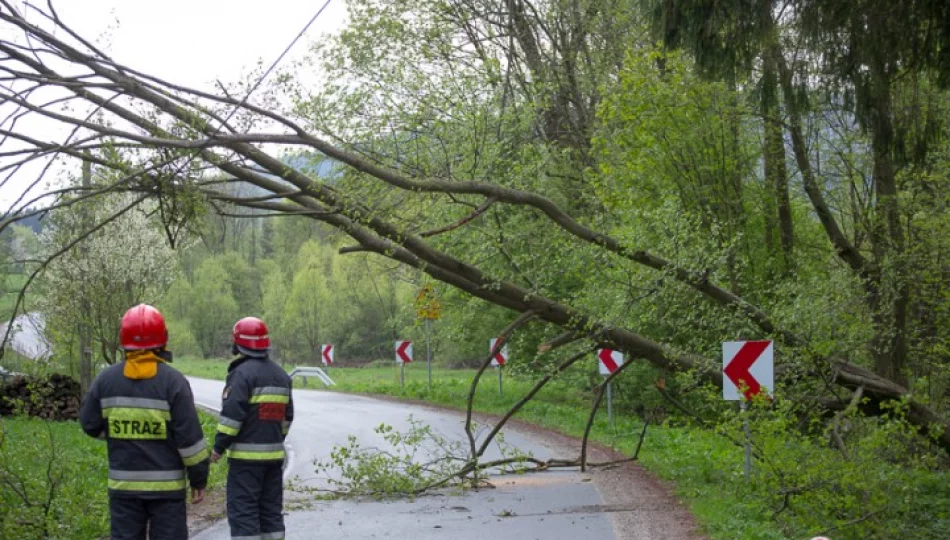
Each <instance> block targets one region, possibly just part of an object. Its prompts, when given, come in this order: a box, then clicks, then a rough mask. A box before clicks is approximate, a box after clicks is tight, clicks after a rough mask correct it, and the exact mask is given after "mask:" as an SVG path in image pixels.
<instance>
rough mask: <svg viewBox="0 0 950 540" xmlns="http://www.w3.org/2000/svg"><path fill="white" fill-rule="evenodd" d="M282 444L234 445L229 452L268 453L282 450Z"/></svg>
mask: <svg viewBox="0 0 950 540" xmlns="http://www.w3.org/2000/svg"><path fill="white" fill-rule="evenodd" d="M283 449H284V445H283V443H266V444H257V443H234V444H232V445H231V450H246V451H248V452H270V451H273V450H283Z"/></svg>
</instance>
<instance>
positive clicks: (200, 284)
mask: <svg viewBox="0 0 950 540" xmlns="http://www.w3.org/2000/svg"><path fill="white" fill-rule="evenodd" d="M191 293H192V296H191V303H190V306H189V307H188V319H189V321H190V322H191V330H192V334H193V335H194V338H195V340H197V342H198V345H199V346H200V347H201V351H202V352H203V353H204V356H206V357H214V356H224V355H227V354H230V352H231V328H232V327H233V326H234V323H235V322H236V321H237V320H238V319H239V318H240V316H239V314H240V311H238V309H239V308H238V303H237V301H236V300H235V299H234V296H233V292H232V290H231V285H230V282H229V276H228V272H227V270H226V269H225V267H224V262H223V261H222V259H221V258H219V257H209V258H207V259H205V260H204V261H203V262H202V263H201V265H200V266H199V267H198V269H197V270H196V272H195V277H194V283H193V284H192V286H191Z"/></svg>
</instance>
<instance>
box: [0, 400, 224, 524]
mask: <svg viewBox="0 0 950 540" xmlns="http://www.w3.org/2000/svg"><path fill="white" fill-rule="evenodd" d="M199 415H201V422H202V428H203V429H204V433H205V438H206V439H208V440H209V441H210V440H211V438H213V437H214V431H215V427H216V424H217V420H216V419H215V418H214V417H213V416H211V415H209V414H206V413H203V412H199ZM108 471H109V466H108V461H107V458H106V445H105V443H104V442H103V441H99V440H96V439H93V438H91V437H89V436H87V435H86V434H85V433H83V431H82V429H81V428H80V427H79V424H78V423H77V422H50V421H44V420H40V419H36V418H24V417H4V418H0V538H18V539H32V538H99V537H102V536H106V535H108V532H109V505H108V490H107V487H106V480H107V477H108ZM226 474H227V465H226V464H220V463H219V464H218V465H213V466H212V467H211V477H210V479H209V484H208V485H209V488H211V489H214V488H220V487H221V486H223V485H224V482H225V477H226ZM51 478H52V479H53V480H54V481H53V482H52V483H53V484H54V485H55V487H56V489H55V496H54V497H52V498H50V497H49V493H50V489H49V488H50V485H51V482H50V479H51ZM47 502H48V503H49V504H48V505H46V504H45V503H47ZM46 506H48V507H49V511H46V508H45V507H46Z"/></svg>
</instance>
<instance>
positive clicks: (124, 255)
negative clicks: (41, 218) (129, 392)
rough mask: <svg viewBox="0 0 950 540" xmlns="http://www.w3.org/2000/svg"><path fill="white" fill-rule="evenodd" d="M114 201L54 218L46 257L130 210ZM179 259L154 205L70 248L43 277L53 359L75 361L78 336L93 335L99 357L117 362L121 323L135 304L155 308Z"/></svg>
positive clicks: (42, 306) (42, 304) (124, 200)
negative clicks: (77, 235)
mask: <svg viewBox="0 0 950 540" xmlns="http://www.w3.org/2000/svg"><path fill="white" fill-rule="evenodd" d="M129 202H130V197H127V196H118V195H117V196H113V197H110V198H103V199H99V200H97V201H95V203H88V204H77V205H75V206H74V207H71V208H68V209H62V210H59V211H57V212H54V213H52V214H51V215H50V216H49V218H48V222H47V225H46V228H45V229H44V231H43V233H42V235H41V236H40V243H41V245H42V249H43V252H45V253H50V252H54V251H59V250H61V249H63V248H65V247H66V246H67V245H68V243H69V241H70V240H71V239H72V238H73V235H74V234H75V231H77V230H81V229H82V228H83V227H84V226H85V224H87V223H96V222H101V221H102V220H104V219H106V218H107V217H108V216H110V215H112V214H114V213H115V212H116V210H117V209H118V208H121V207H123V206H125V205H127V204H128V203H129ZM176 272H177V269H176V265H175V260H174V255H173V252H172V250H171V248H169V247H168V245H167V243H166V241H165V237H164V235H163V233H162V231H161V230H160V229H159V227H158V226H157V224H156V223H154V222H153V221H152V220H151V219H150V218H149V212H148V207H147V206H146V207H142V208H140V209H136V210H132V211H130V212H127V213H125V214H123V215H122V216H121V217H119V218H118V219H116V220H114V221H112V222H110V223H107V224H106V225H104V226H103V227H102V228H101V229H99V230H98V231H96V232H95V233H94V234H93V235H91V236H90V237H89V238H87V239H86V240H85V241H83V242H82V243H80V244H78V245H75V246H73V247H71V248H69V249H67V250H66V251H65V252H64V253H63V254H62V255H61V256H60V257H58V258H56V259H55V260H53V261H52V262H50V264H49V265H48V266H47V268H46V270H45V272H44V273H43V275H42V279H41V282H40V288H41V290H42V293H41V300H40V301H39V305H38V309H39V312H40V313H41V314H42V315H43V317H44V319H45V322H46V332H47V334H48V337H49V338H50V339H51V341H52V343H53V345H54V354H56V355H57V356H60V357H66V356H69V357H72V358H74V359H75V358H76V356H75V355H77V354H81V352H80V351H77V348H76V347H77V345H78V344H77V341H76V336H77V335H79V334H81V333H83V332H88V333H89V335H90V336H91V344H90V346H91V348H92V351H93V354H94V355H95V356H96V357H97V358H99V359H100V360H102V361H104V362H106V363H109V364H112V363H114V362H115V361H116V354H117V351H118V350H119V349H120V347H119V343H118V338H119V324H120V321H121V319H122V315H123V314H124V313H125V312H126V310H128V309H129V308H130V307H131V306H134V305H136V304H139V303H142V302H146V303H156V302H157V301H158V299H159V297H160V296H161V294H162V292H164V290H165V288H166V287H167V286H168V285H169V284H170V283H171V282H172V280H173V279H174V278H175V275H176Z"/></svg>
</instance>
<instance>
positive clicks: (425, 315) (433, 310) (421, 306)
mask: <svg viewBox="0 0 950 540" xmlns="http://www.w3.org/2000/svg"><path fill="white" fill-rule="evenodd" d="M414 305H415V306H416V317H418V318H420V319H438V318H439V315H440V314H441V310H442V306H440V305H439V301H438V300H437V299H436V297H435V291H433V290H432V285H429V284H428V283H426V284H425V285H423V286H422V288H421V289H419V293H418V294H416V300H415V302H414Z"/></svg>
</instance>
